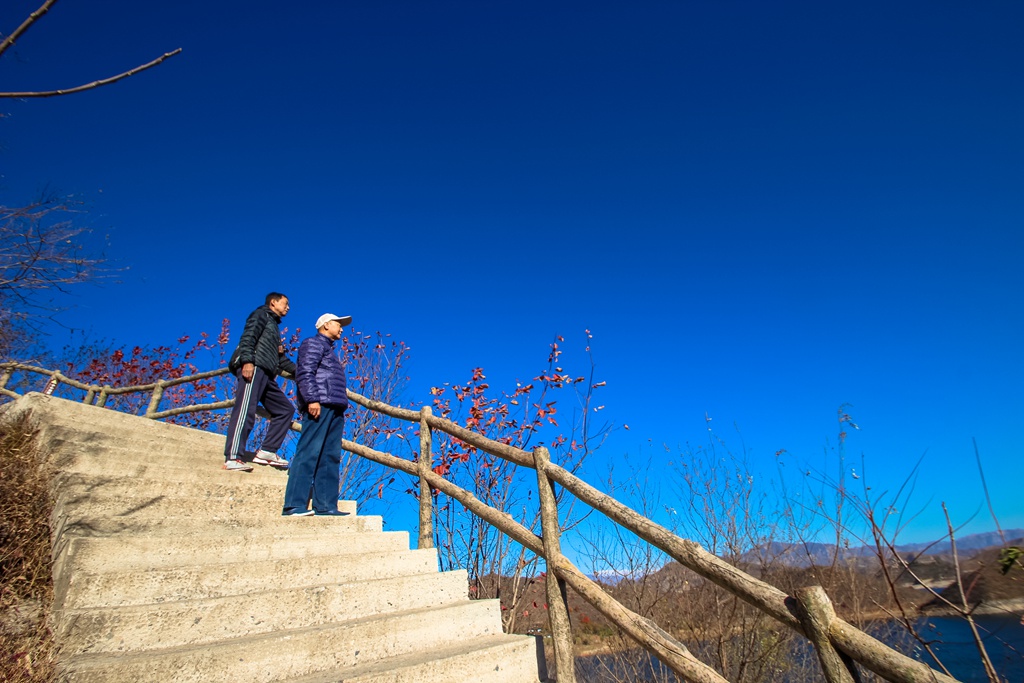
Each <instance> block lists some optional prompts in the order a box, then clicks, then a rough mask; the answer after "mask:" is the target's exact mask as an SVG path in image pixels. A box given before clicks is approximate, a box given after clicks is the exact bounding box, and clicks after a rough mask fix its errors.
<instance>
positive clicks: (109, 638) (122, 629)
mask: <svg viewBox="0 0 1024 683" xmlns="http://www.w3.org/2000/svg"><path fill="white" fill-rule="evenodd" d="M286 578H287V577H280V579H286ZM280 579H277V578H276V577H275V580H272V581H270V582H265V583H262V584H255V583H253V582H251V581H246V580H245V579H244V578H242V577H239V579H238V583H237V587H236V590H237V591H238V594H236V595H229V596H224V597H218V598H203V599H192V600H179V601H174V602H164V603H159V604H149V605H134V606H129V607H112V608H89V609H84V610H63V611H62V612H60V613H58V619H57V626H56V629H55V633H56V635H57V637H58V638H59V639H60V641H61V647H62V648H63V649H64V652H66V653H69V654H72V653H89V652H134V651H140V650H151V649H155V648H171V647H178V646H183V645H197V644H201V643H212V642H215V641H219V640H224V639H229V638H238V637H246V636H253V635H259V634H263V633H270V632H274V631H284V630H290V629H301V628H307V627H311V626H322V625H325V624H331V623H336V622H341V621H350V620H353V619H362V618H369V617H374V618H379V619H386V618H387V615H388V614H390V613H392V612H395V611H398V610H399V609H400V608H401V609H402V610H410V609H431V608H440V607H443V606H445V605H450V604H454V603H456V602H460V601H465V600H466V599H467V595H466V592H467V591H466V587H467V585H468V584H467V581H468V579H467V576H466V572H465V571H463V570H459V571H454V572H445V573H438V572H431V573H429V574H415V575H412V576H398V577H392V578H386V579H374V580H370V581H356V582H352V583H344V584H327V585H320V586H310V587H303V588H283V587H279V586H280ZM254 588H261V589H262V590H256V591H254V592H245V591H247V590H253V589H254ZM295 605H302V608H301V609H294V606H295ZM399 606H401V607H399Z"/></svg>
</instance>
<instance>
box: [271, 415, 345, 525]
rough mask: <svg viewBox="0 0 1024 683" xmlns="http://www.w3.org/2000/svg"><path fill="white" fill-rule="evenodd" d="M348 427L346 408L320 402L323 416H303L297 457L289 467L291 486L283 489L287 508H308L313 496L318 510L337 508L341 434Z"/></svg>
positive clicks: (285, 507)
mask: <svg viewBox="0 0 1024 683" xmlns="http://www.w3.org/2000/svg"><path fill="white" fill-rule="evenodd" d="M344 431H345V411H344V410H337V409H335V408H334V407H333V406H329V405H325V404H320V417H318V418H316V419H314V418H313V417H311V416H310V415H309V413H306V414H304V415H303V416H302V433H301V434H299V444H298V445H297V446H296V447H295V457H293V458H292V463H291V467H289V468H288V486H287V487H285V490H284V509H285V510H290V509H295V508H298V509H299V510H306V509H308V505H309V500H310V498H312V499H313V509H314V510H316V511H317V512H332V511H335V510H337V509H338V489H339V488H340V486H341V475H340V474H339V472H338V469H339V467H340V466H341V436H342V433H343V432H344Z"/></svg>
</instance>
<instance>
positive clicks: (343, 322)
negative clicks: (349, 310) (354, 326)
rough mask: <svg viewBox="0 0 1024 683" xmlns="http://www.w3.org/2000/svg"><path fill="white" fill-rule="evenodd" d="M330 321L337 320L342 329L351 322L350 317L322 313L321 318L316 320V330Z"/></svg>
mask: <svg viewBox="0 0 1024 683" xmlns="http://www.w3.org/2000/svg"><path fill="white" fill-rule="evenodd" d="M332 320H337V321H338V322H339V323H341V326H342V327H345V325H348V324H349V323H350V322H352V316H350V315H334V314H333V313H324V314H323V315H322V316H320V317H319V318H317V319H316V329H318V330H319V329H320V328H321V327H323V326H324V325H326V324H327V323H329V322H331V321H332Z"/></svg>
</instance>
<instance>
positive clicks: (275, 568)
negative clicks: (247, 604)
mask: <svg viewBox="0 0 1024 683" xmlns="http://www.w3.org/2000/svg"><path fill="white" fill-rule="evenodd" d="M430 572H434V573H436V572H437V551H435V550H434V549H433V548H430V549H423V550H399V551H395V550H389V551H379V552H366V553H358V554H337V553H333V552H332V553H330V554H328V555H319V556H318V555H308V556H305V557H302V558H296V559H291V560H264V561H261V562H231V563H223V564H203V565H200V566H187V567H176V568H173V569H151V570H149V571H144V572H140V571H138V570H137V569H127V570H118V571H109V572H104V573H102V574H89V573H86V572H75V574H74V576H71V577H70V579H69V581H68V582H67V585H66V586H65V587H64V590H63V592H61V593H59V594H57V595H55V597H54V602H55V603H57V604H62V605H63V606H64V608H65V609H83V608H86V607H117V606H120V605H145V604H151V603H154V602H171V601H174V600H189V599H203V598H219V597H224V596H228V595H235V594H237V592H238V584H239V582H241V583H243V584H249V585H258V584H259V583H260V582H265V581H266V579H267V578H268V577H271V578H273V579H274V580H276V581H278V582H280V584H281V585H287V586H290V587H294V588H301V587H309V586H320V585H325V584H340V583H352V582H355V581H371V580H374V579H384V578H392V577H397V576H411V575H413V574H425V573H430ZM465 589H466V586H463V593H466V592H467V591H466V590H465Z"/></svg>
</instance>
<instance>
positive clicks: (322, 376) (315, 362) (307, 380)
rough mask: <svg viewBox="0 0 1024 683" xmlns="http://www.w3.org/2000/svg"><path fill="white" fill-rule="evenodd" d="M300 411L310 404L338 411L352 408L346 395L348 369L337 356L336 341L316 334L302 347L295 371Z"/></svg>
mask: <svg viewBox="0 0 1024 683" xmlns="http://www.w3.org/2000/svg"><path fill="white" fill-rule="evenodd" d="M295 386H296V387H298V390H299V391H298V394H299V410H300V411H302V412H305V411H306V406H307V405H309V404H310V403H322V404H326V405H330V406H334V407H335V409H336V410H337V409H340V410H345V409H346V408H348V394H346V393H345V366H344V365H342V364H341V361H340V360H338V356H337V355H335V353H334V342H333V341H332V340H330V339H328V338H327V337H325V336H324V335H322V334H319V333H317V334H314V335H313V336H312V337H310V338H309V339H305V340H303V342H302V344H300V345H299V362H298V364H297V366H296V370H295Z"/></svg>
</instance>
